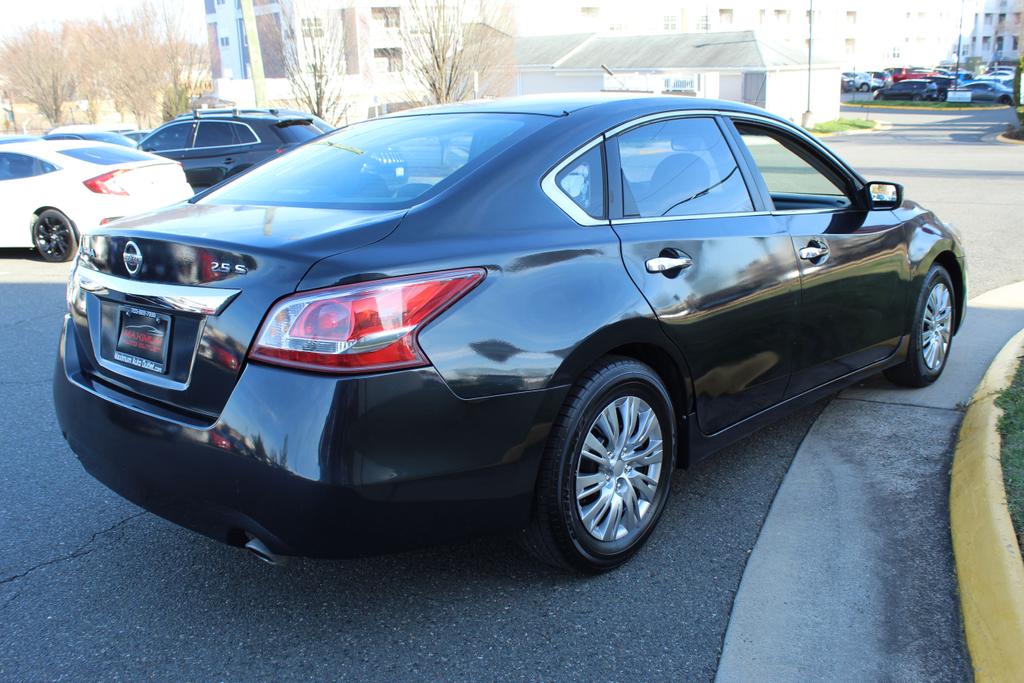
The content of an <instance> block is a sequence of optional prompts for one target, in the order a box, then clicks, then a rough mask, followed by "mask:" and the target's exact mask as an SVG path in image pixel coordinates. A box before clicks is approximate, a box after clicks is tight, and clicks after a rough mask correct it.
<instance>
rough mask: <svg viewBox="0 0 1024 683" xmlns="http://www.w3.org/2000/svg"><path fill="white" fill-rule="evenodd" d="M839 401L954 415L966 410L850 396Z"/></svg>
mask: <svg viewBox="0 0 1024 683" xmlns="http://www.w3.org/2000/svg"><path fill="white" fill-rule="evenodd" d="M835 400H837V401H857V402H859V403H877V404H879V405H883V406H902V407H904V408H925V409H926V410H945V411H947V412H952V413H962V412H964V411H965V410H966V407H964V408H960V407H957V408H943V407H942V406H925V405H921V404H920V403H899V402H898V401H879V400H878V399H874V398H853V397H850V396H836V398H835Z"/></svg>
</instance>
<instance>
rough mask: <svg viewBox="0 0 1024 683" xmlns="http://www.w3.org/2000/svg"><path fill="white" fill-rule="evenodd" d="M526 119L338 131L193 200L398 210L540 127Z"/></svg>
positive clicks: (419, 121)
mask: <svg viewBox="0 0 1024 683" xmlns="http://www.w3.org/2000/svg"><path fill="white" fill-rule="evenodd" d="M546 121H550V119H548V118H547V117H544V116H537V115H530V114H431V115H421V116H406V117H396V118H385V119H374V120H372V121H366V122H364V123H359V124H356V125H352V126H349V127H347V128H343V129H341V130H339V131H337V132H336V133H333V134H330V135H326V136H324V137H322V138H320V139H318V140H314V141H313V142H310V143H309V144H307V145H303V146H302V147H299V148H297V149H295V150H294V151H292V152H290V153H288V154H285V155H283V156H281V157H279V158H277V159H275V160H273V161H270V162H268V163H265V164H263V165H261V166H259V167H258V168H255V169H253V170H252V171H250V172H248V173H246V174H245V175H242V176H239V177H238V179H237V180H234V181H232V182H230V183H228V184H226V185H225V186H224V187H223V188H221V189H219V190H215V191H214V192H213V193H211V194H209V195H207V196H206V197H204V198H202V199H201V200H199V201H202V202H210V203H215V204H256V205H273V206H308V207H316V208H354V209H359V208H366V209H375V208H401V207H404V206H410V205H412V204H413V203H414V202H415V201H416V200H417V199H418V198H420V197H421V196H422V195H425V194H426V193H427V192H430V191H431V190H432V189H433V188H435V187H440V186H444V185H445V184H448V183H451V182H455V180H456V179H457V178H458V177H460V176H462V175H464V174H466V173H468V172H469V171H470V170H471V169H472V168H474V167H476V166H479V165H480V164H481V163H483V162H484V161H485V160H486V159H488V158H490V157H492V156H494V155H495V154H497V153H498V152H500V151H501V150H502V149H505V148H507V147H508V146H509V145H510V144H512V143H513V142H515V141H516V140H519V139H522V138H523V137H525V136H526V135H528V134H529V133H530V132H532V131H534V130H537V129H538V128H540V127H541V126H542V125H543V124H544V123H545V122H546Z"/></svg>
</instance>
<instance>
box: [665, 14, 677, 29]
mask: <svg viewBox="0 0 1024 683" xmlns="http://www.w3.org/2000/svg"><path fill="white" fill-rule="evenodd" d="M662 26H663V27H664V28H665V30H666V31H676V30H678V29H679V25H678V23H677V22H676V16H675V15H674V14H666V15H665V18H664V20H663V21H662Z"/></svg>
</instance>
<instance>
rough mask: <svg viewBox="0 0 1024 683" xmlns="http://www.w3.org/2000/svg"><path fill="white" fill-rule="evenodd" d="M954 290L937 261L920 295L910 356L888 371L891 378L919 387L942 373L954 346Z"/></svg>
mask: <svg viewBox="0 0 1024 683" xmlns="http://www.w3.org/2000/svg"><path fill="white" fill-rule="evenodd" d="M955 291H956V290H954V289H953V281H952V279H951V278H950V277H949V273H948V272H947V271H946V269H945V268H943V267H942V266H940V265H938V264H934V265H933V266H932V267H931V268H930V269H929V270H928V274H927V275H926V276H925V279H924V286H922V287H921V292H920V293H919V294H918V297H917V306H916V307H915V308H914V324H913V325H912V326H911V329H910V345H909V348H908V349H907V358H906V360H904V361H903V362H902V363H901V364H900V365H897V366H895V367H892V368H889V369H888V370H886V371H885V376H886V377H887V378H888V379H889V381H891V382H893V383H894V384H900V385H902V386H906V387H914V388H920V387H926V386H928V385H929V384H931V383H932V382H934V381H935V380H937V379H938V378H939V376H940V375H942V371H943V370H944V369H945V367H946V361H947V360H948V359H949V352H950V350H952V345H953V325H954V324H955V320H956V306H957V302H956V295H955Z"/></svg>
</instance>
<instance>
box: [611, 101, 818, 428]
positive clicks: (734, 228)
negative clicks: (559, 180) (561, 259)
mask: <svg viewBox="0 0 1024 683" xmlns="http://www.w3.org/2000/svg"><path fill="white" fill-rule="evenodd" d="M723 123H724V122H722V121H720V120H719V119H716V118H715V117H713V116H706V115H705V116H685V115H683V114H680V115H679V117H677V118H665V119H660V120H656V121H653V122H650V123H646V124H641V125H638V126H636V127H633V128H631V129H629V130H627V131H625V132H623V133H621V134H619V135H615V136H612V137H610V138H609V141H608V146H607V149H608V157H609V179H610V182H609V184H610V185H611V190H612V195H613V196H616V195H621V199H620V200H618V201H617V202H616V204H617V206H615V207H613V220H612V225H613V227H614V229H615V232H616V233H617V234H618V235H619V238H620V239H621V241H622V255H623V260H624V262H625V264H626V268H627V269H628V271H629V274H630V276H631V277H632V278H633V281H634V282H635V283H636V284H637V286H638V287H639V288H640V290H641V291H642V292H643V294H644V296H645V297H646V299H647V301H648V302H649V303H650V305H651V307H652V308H653V309H654V312H655V313H656V314H657V316H658V318H659V320H660V321H661V323H662V327H663V329H664V330H665V332H666V334H667V335H668V336H669V337H670V338H671V339H672V340H673V341H674V342H675V344H676V345H677V346H678V347H679V349H680V350H681V351H682V353H683V355H684V356H685V358H686V361H687V364H688V365H689V369H690V374H691V377H692V378H693V387H694V397H695V403H696V412H697V421H698V424H699V426H700V429H701V431H702V432H704V433H705V434H712V433H715V432H718V431H720V430H722V429H724V428H726V427H728V426H730V425H732V424H734V423H736V422H738V421H740V420H742V419H744V418H746V417H749V416H750V415H752V414H754V413H756V412H758V411H760V410H763V409H765V408H768V407H770V406H772V405H774V404H775V403H778V402H779V401H781V400H782V398H783V395H784V392H785V388H786V385H787V383H788V381H789V376H790V371H791V364H792V357H791V356H792V349H793V342H794V332H795V329H796V321H797V315H798V299H799V293H800V283H799V268H798V266H797V263H796V255H795V254H794V252H793V245H792V242H791V241H790V238H789V234H788V232H787V231H786V228H785V226H784V225H782V224H781V223H780V222H778V221H776V220H775V219H774V218H773V217H772V216H771V215H770V214H769V213H768V212H767V211H765V210H764V206H763V204H762V199H761V197H760V196H759V195H757V194H755V193H753V192H751V191H750V190H749V189H748V181H749V177H748V176H747V175H746V169H745V168H741V167H740V165H738V164H737V152H738V149H739V148H738V147H737V146H734V144H732V143H730V142H729V141H728V140H727V138H726V135H725V134H724V133H723V127H722V126H723Z"/></svg>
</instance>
